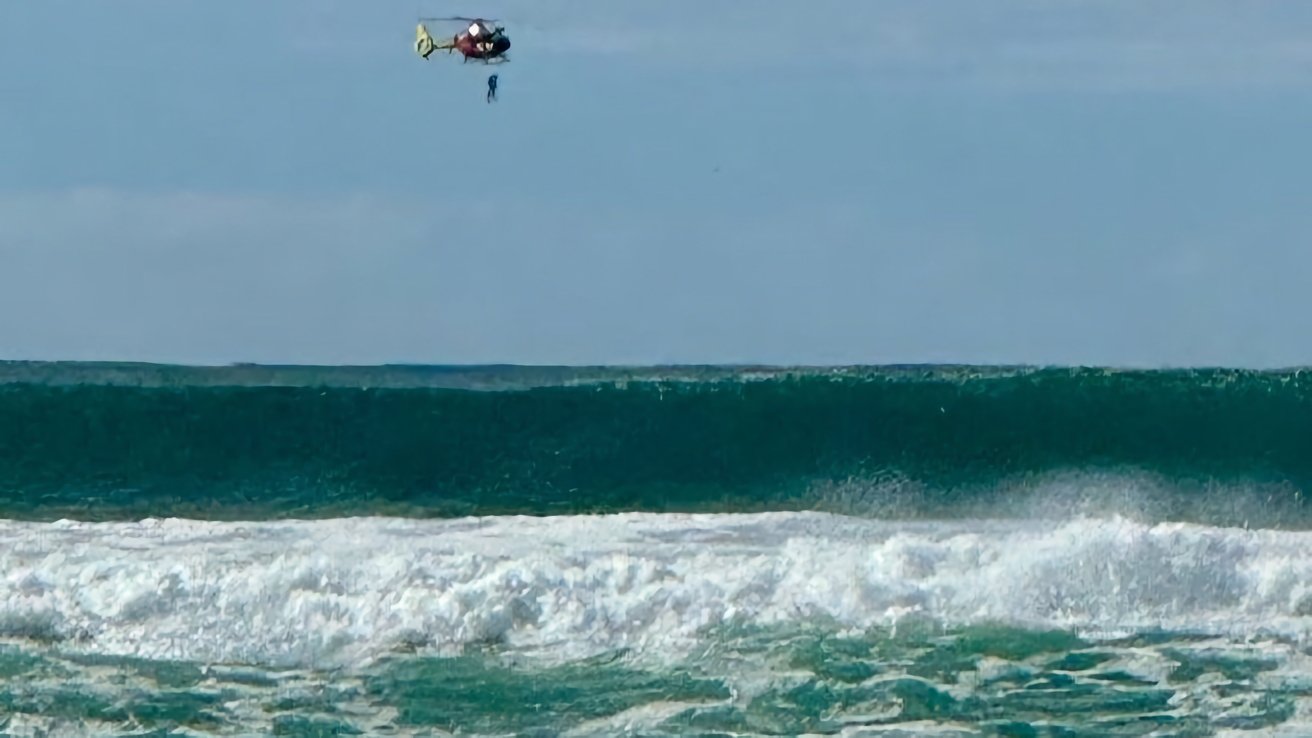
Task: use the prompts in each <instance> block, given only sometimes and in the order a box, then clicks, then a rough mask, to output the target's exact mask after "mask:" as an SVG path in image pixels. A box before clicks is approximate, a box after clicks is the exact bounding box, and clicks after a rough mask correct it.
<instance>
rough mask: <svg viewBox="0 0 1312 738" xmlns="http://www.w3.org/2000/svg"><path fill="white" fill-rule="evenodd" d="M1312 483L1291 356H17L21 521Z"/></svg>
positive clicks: (865, 500) (993, 502) (1224, 504)
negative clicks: (227, 359)
mask: <svg viewBox="0 0 1312 738" xmlns="http://www.w3.org/2000/svg"><path fill="white" fill-rule="evenodd" d="M487 390H497V391H487ZM1310 482H1312V377H1309V376H1307V375H1305V374H1304V373H1303V372H1300V371H1293V370H1291V371H1288V372H1251V371H1237V370H1219V369H1218V370H1190V371H1109V370H1101V369H983V368H971V367H899V368H886V369H880V368H849V369H842V370H821V369H811V370H807V369H795V370H765V369H751V370H748V369H725V368H715V367H703V368H684V369H650V370H640V369H629V370H622V369H604V368H600V369H534V368H515V367H482V368H440V367H438V368H422V367H410V368H406V367H390V368H374V369H370V368H294V367H283V368H277V367H273V368H270V367H231V368H217V369H191V368H181V367H174V368H168V367H163V368H161V367H150V366H136V365H123V366H115V365H63V364H48V365H35V364H32V365H29V364H10V365H6V366H0V517H7V518H28V519H47V520H48V519H54V518H58V517H69V518H77V519H96V520H104V519H125V518H139V517H144V516H154V517H164V516H186V517H200V518H215V519H234V518H268V517H288V516H293V517H321V516H328V515H334V516H336V515H376V514H395V515H409V516H453V515H471V514H535V515H536V514H558V513H589V512H614V511H635V510H642V511H712V510H714V511H735V510H762V509H834V510H838V511H842V512H851V513H854V514H872V515H900V516H960V515H972V516H979V515H999V516H1005V515H1014V514H1031V513H1033V512H1034V511H1035V510H1041V511H1050V510H1053V509H1056V510H1059V511H1060V510H1062V509H1067V508H1068V506H1070V505H1080V506H1084V507H1088V506H1093V507H1099V506H1106V507H1117V506H1122V507H1124V506H1127V505H1128V506H1129V507H1132V508H1134V509H1135V510H1137V511H1139V512H1145V511H1147V513H1148V514H1154V515H1160V516H1164V517H1170V518H1174V519H1192V520H1204V521H1208V522H1216V523H1227V524H1239V523H1243V522H1248V523H1250V524H1253V525H1284V526H1297V527H1305V526H1306V524H1307V523H1308V522H1312V516H1309V515H1308V513H1307V509H1306V506H1305V501H1304V496H1303V494H1302V490H1303V489H1304V488H1305V487H1306V486H1307V485H1308V484H1309V483H1310ZM1136 506H1137V507H1136Z"/></svg>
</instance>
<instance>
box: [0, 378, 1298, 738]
mask: <svg viewBox="0 0 1312 738" xmlns="http://www.w3.org/2000/svg"><path fill="white" fill-rule="evenodd" d="M1309 485H1312V374H1309V373H1306V372H1303V371H1299V370H1289V371H1270V372H1258V371H1240V370H1226V369H1208V370H1170V371H1167V370H1162V371H1129V370H1110V369H1098V368H1029V367H970V366H896V367H843V368H807V367H797V368H778V367H711V366H708V367H652V368H642V367H637V368H611V367H514V366H483V367H423V366H385V367H295V366H283V367H278V366H250V365H237V366H231V367H175V366H160V365H148V364H94V363H91V364H78V363H32V362H9V363H0V734H3V735H11V736H65V735H67V736H74V735H76V736H83V735H107V736H111V735H112V736H120V735H124V736H126V735H153V736H165V735H170V736H175V735H176V736H212V735H288V736H328V735H367V736H421V735H422V736H445V735H462V736H467V735H494V736H502V735H527V736H592V735H597V736H618V735H632V736H675V735H678V736H684V735H695V736H744V735H768V736H774V735H789V736H792V735H835V736H853V737H854V736H917V735H932V736H1258V735H1262V736H1282V735H1288V736H1295V735H1312V712H1310V710H1312V650H1309V645H1310V644H1312V640H1309V626H1310V625H1312V533H1310V532H1309V530H1310V529H1312V509H1310V508H1309V504H1308V500H1307V495H1306V494H1305V493H1306V491H1307V490H1308V489H1309Z"/></svg>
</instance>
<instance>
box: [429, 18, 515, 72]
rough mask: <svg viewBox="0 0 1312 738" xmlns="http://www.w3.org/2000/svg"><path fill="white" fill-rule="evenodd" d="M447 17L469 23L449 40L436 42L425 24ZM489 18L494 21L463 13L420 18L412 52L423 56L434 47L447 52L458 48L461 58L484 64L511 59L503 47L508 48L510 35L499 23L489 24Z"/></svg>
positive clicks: (430, 53)
mask: <svg viewBox="0 0 1312 738" xmlns="http://www.w3.org/2000/svg"><path fill="white" fill-rule="evenodd" d="M447 21H460V22H464V23H468V24H469V26H468V27H466V28H464V29H463V30H461V31H460V32H459V33H456V34H454V35H453V36H452V37H451V40H450V41H445V40H444V41H440V42H439V41H437V40H436V39H434V38H433V36H432V35H431V34H429V32H428V28H427V27H426V26H425V25H424V24H425V23H432V22H447ZM489 22H491V23H496V22H497V21H486V20H484V19H482V18H463V17H451V18H420V19H419V27H418V28H417V29H415V52H416V53H418V54H419V56H421V57H423V58H424V59H427V58H428V57H429V56H431V55H432V54H433V52H435V51H445V52H447V53H448V54H449V53H451V52H452V51H458V52H460V54H461V55H462V56H463V57H464V59H463V60H462V61H464V62H468V61H469V60H470V59H473V60H474V61H480V62H483V63H484V64H503V63H505V62H508V61H510V58H509V57H507V56H506V51H507V50H508V49H509V48H510V37H509V36H507V35H506V29H505V28H504V27H502V26H489V25H488V23H489Z"/></svg>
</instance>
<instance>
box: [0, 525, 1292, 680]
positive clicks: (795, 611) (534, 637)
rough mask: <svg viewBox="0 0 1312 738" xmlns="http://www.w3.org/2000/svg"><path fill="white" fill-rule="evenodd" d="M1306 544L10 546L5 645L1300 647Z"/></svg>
mask: <svg viewBox="0 0 1312 738" xmlns="http://www.w3.org/2000/svg"><path fill="white" fill-rule="evenodd" d="M1309 544H1312V535H1310V534H1304V533H1292V532H1277V531H1244V530H1237V529H1220V528H1209V527H1204V526H1196V525H1187V524H1158V525H1146V524H1143V523H1138V522H1134V521H1130V520H1125V519H1116V518H1113V519H1101V520H1099V519H1080V520H1072V521H1068V522H1066V523H1064V524H1060V525H1056V526H1054V525H1053V524H1051V523H1046V522H1024V521H969V522H959V523H929V522H924V523H894V522H878V521H868V520H858V519H854V518H843V517H840V516H833V515H825V514H816V513H764V514H758V515H714V514H712V515H651V514H625V515H615V516H595V517H561V518H551V519H543V518H518V517H507V518H483V519H459V520H447V521H437V520H429V521H416V520H403V519H383V518H371V519H342V520H330V521H298V522H265V523H213V522H201V521H189V520H148V521H143V522H140V523H76V522H68V521H64V522H60V523H57V524H39V523H17V522H6V523H3V524H0V552H3V553H0V634H3V635H5V636H8V637H10V638H16V639H22V640H29V641H31V640H35V641H43V642H57V643H59V644H60V646H61V647H62V648H71V649H76V650H80V651H89V652H95V653H103V654H110V655H129V656H135V657H145V658H153V659H172V660H185V661H201V662H243V663H258V664H267V665H278V666H301V667H321V666H334V665H336V666H351V665H363V664H368V663H371V662H373V661H375V660H376V659H379V658H382V657H385V656H387V655H388V654H390V653H394V652H396V651H399V650H401V651H407V652H413V651H419V652H431V653H435V654H440V653H444V652H450V651H451V650H453V649H456V650H458V649H460V648H462V647H464V646H467V645H471V644H489V643H495V644H499V645H501V646H503V647H505V648H508V649H512V650H519V651H524V652H528V653H532V654H536V655H539V656H542V657H545V658H549V659H553V660H554V659H569V658H578V657H581V656H586V655H590V654H595V653H598V652H603V651H607V650H610V649H615V648H630V649H632V650H633V651H634V652H635V653H636V654H645V655H646V657H647V658H656V659H668V658H675V657H677V656H678V655H679V654H686V653H689V652H690V651H691V650H692V649H695V648H697V647H698V646H699V644H702V643H703V642H704V639H705V637H706V633H707V631H708V629H713V628H715V627H719V626H723V625H726V624H734V623H739V624H744V625H778V624H787V623H803V622H813V621H815V620H816V619H821V620H826V621H829V622H832V623H834V624H835V625H837V626H840V627H847V628H869V627H876V626H896V625H897V624H898V623H899V622H900V621H901V620H903V619H904V618H906V617H908V616H916V617H928V618H933V619H935V620H939V621H941V622H943V623H945V624H952V625H969V624H972V623H980V622H1002V623H1011V624H1016V625H1022V626H1027V627H1059V628H1076V629H1084V630H1086V631H1089V632H1098V631H1102V632H1111V631H1116V630H1124V629H1129V630H1143V629H1170V630H1188V631H1204V632H1208V633H1214V634H1241V635H1245V634H1252V633H1254V632H1258V631H1265V632H1269V633H1272V634H1276V635H1279V636H1281V637H1285V638H1293V639H1301V638H1303V637H1305V636H1306V634H1307V633H1308V626H1309V625H1312V620H1310V619H1309V616H1310V615H1312V585H1309V582H1312V545H1309Z"/></svg>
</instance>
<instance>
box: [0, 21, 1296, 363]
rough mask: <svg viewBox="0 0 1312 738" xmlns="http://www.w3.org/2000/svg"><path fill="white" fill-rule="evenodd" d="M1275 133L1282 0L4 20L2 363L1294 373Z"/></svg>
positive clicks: (1291, 74) (1289, 179)
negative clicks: (463, 40) (473, 56)
mask: <svg viewBox="0 0 1312 738" xmlns="http://www.w3.org/2000/svg"><path fill="white" fill-rule="evenodd" d="M417 12H419V13H422V14H423V15H445V14H480V15H488V16H495V17H498V18H501V19H503V20H504V21H505V22H506V23H507V26H508V31H509V33H510V35H511V38H512V40H513V42H514V48H513V49H512V50H511V56H512V57H513V59H514V61H513V62H512V63H511V64H509V65H506V66H503V67H500V68H498V69H497V70H496V71H498V72H499V73H500V75H501V86H500V97H501V99H500V101H499V102H498V103H497V104H494V105H487V104H485V103H484V102H483V93H484V89H485V88H484V79H485V78H486V76H487V73H488V71H489V70H488V69H487V68H484V67H482V66H476V65H461V64H460V63H459V61H458V60H457V59H456V58H454V57H437V56H435V57H434V58H433V60H431V61H428V62H424V61H422V60H420V59H418V58H417V57H416V56H415V55H414V53H413V51H412V48H411V43H412V41H413V33H414V22H415V18H416V15H417ZM1309 131H1312V4H1309V3H1306V2H1256V1H1255V2H1246V3H1239V2H1233V1H1232V0H1226V1H1224V2H1222V1H1220V0H1191V1H1189V2H1185V1H1184V0H1180V1H1178V2H1142V1H1141V0H1133V1H1131V0H1100V1H1098V2H1083V1H1071V2H1039V1H1038V0H1032V1H1030V2H1021V1H1019V0H990V1H989V2H978V0H917V1H916V2H910V1H905V0H871V1H869V2H836V1H832V0H817V1H812V2H782V1H781V0H758V1H757V2H748V0H733V1H729V0H699V1H698V2H692V1H691V0H688V1H683V0H679V1H665V0H655V1H653V2H627V1H620V2H617V1H616V0H564V1H562V2H553V1H552V0H545V1H544V0H488V2H486V3H484V2H479V1H477V0H462V1H461V3H460V4H459V5H455V4H452V3H451V2H448V1H446V0H444V1H443V2H435V1H433V0H423V1H421V0H409V1H407V2H395V1H392V0H385V1H384V2H362V1H361V0H351V1H349V2H348V1H346V0H278V1H277V2H269V1H268V0H260V1H259V2H256V1H255V0H224V1H223V2H218V1H217V0H210V1H208V2H200V1H199V0H197V1H192V2H187V1H183V0H153V1H150V2H146V1H144V0H115V1H114V2H105V1H104V0H94V1H93V0H86V1H82V0H76V1H75V0H67V1H62V2H61V1H59V0H40V1H39V2H36V1H31V2H29V1H27V0H21V1H20V0H12V1H10V2H5V3H0V358H37V359H127V360H148V361H176V362H188V363H227V362H231V361H260V362H297V363H379V362H431V363H467V362H515V363H657V362H698V363H700V362H739V361H744V362H770V363H884V362H922V361H927V362H987V363H997V362H1001V363H1013V362H1023V363H1085V364H1118V365H1150V366H1156V365H1164V364H1167V365H1182V364H1230V365H1246V366H1272V365H1289V364H1306V363H1312V244H1309V240H1310V238H1309V237H1310V236H1312V202H1310V201H1312V174H1310V170H1309V164H1312V155H1310V154H1312V147H1310V146H1309V143H1308V136H1309Z"/></svg>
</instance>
